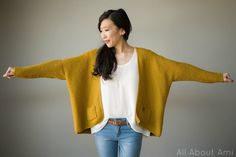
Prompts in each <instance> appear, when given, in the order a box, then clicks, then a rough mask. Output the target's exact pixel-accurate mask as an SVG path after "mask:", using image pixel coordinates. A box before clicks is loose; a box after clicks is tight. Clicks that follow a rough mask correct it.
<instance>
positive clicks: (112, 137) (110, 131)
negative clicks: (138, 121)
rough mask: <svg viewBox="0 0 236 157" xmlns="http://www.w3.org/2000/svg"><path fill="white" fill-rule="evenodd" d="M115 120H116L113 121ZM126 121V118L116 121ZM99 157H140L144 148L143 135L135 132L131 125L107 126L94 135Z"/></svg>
mask: <svg viewBox="0 0 236 157" xmlns="http://www.w3.org/2000/svg"><path fill="white" fill-rule="evenodd" d="M113 120H114V119H113ZM115 120H119V121H126V119H125V118H119V119H115ZM94 138H95V144H96V147H97V151H98V154H99V157H118V155H119V157H139V155H140V151H141V146H142V134H141V133H138V132H135V131H134V130H133V129H132V128H131V127H130V125H129V124H128V125H121V126H118V125H112V124H109V123H107V124H106V126H105V127H104V128H103V129H102V130H100V131H99V132H97V133H94Z"/></svg>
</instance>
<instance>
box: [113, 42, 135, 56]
mask: <svg viewBox="0 0 236 157" xmlns="http://www.w3.org/2000/svg"><path fill="white" fill-rule="evenodd" d="M115 49H116V53H127V52H129V51H130V50H131V49H133V47H132V46H130V45H129V44H128V43H127V41H125V40H121V41H120V42H119V43H118V44H117V45H116V46H115Z"/></svg>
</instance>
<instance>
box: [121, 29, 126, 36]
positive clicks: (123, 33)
mask: <svg viewBox="0 0 236 157" xmlns="http://www.w3.org/2000/svg"><path fill="white" fill-rule="evenodd" d="M120 35H122V36H123V35H125V30H124V29H123V28H121V29H120Z"/></svg>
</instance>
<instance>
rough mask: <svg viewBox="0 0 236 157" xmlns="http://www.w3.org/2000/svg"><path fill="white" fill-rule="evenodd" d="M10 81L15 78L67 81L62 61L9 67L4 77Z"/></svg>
mask: <svg viewBox="0 0 236 157" xmlns="http://www.w3.org/2000/svg"><path fill="white" fill-rule="evenodd" d="M3 77H6V78H8V79H10V78H13V77H21V78H41V77H45V78H57V79H62V80H64V79H65V73H64V68H63V63H62V60H53V61H48V62H44V63H41V64H36V65H31V66H24V67H14V68H12V67H9V68H8V69H7V71H6V73H5V74H4V75H3Z"/></svg>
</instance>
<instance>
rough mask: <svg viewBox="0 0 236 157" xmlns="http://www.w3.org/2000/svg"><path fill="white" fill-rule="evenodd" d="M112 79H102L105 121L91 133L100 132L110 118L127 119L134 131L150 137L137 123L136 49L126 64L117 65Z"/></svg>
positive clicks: (148, 132) (137, 77) (137, 80)
mask: <svg viewBox="0 0 236 157" xmlns="http://www.w3.org/2000/svg"><path fill="white" fill-rule="evenodd" d="M111 77H112V79H110V80H104V79H102V77H100V84H101V96H102V104H103V110H104V119H103V121H102V122H101V123H99V124H97V125H95V126H94V127H92V128H91V132H92V133H95V132H98V131H100V130H101V129H102V128H103V127H104V126H105V125H106V123H107V121H108V119H109V118H127V120H128V122H129V123H130V126H131V128H132V129H133V130H134V131H136V132H139V133H142V134H143V135H145V136H150V131H148V130H145V129H143V128H141V127H140V126H138V125H137V124H136V122H135V114H136V101H137V95H138V82H139V73H138V59H137V52H136V49H134V53H133V55H132V57H131V59H130V60H129V61H128V62H127V63H126V64H122V65H119V64H118V65H117V69H116V71H115V72H113V73H112V75H111Z"/></svg>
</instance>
